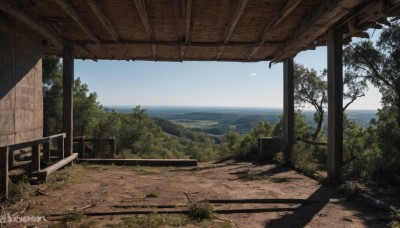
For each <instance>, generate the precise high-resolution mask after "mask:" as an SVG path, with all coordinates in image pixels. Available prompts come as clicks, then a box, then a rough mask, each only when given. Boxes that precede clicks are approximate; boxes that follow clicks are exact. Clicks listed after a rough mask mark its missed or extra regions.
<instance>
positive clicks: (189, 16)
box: [185, 0, 192, 44]
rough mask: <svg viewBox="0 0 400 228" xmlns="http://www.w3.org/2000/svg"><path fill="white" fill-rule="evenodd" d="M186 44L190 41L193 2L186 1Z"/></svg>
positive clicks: (190, 0)
mask: <svg viewBox="0 0 400 228" xmlns="http://www.w3.org/2000/svg"><path fill="white" fill-rule="evenodd" d="M185 19H186V20H185V44H188V43H189V40H190V23H191V21H192V0H187V1H186V18H185Z"/></svg>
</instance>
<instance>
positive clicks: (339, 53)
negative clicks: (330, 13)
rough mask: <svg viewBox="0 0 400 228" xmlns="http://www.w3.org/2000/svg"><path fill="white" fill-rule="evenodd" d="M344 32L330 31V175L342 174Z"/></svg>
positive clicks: (334, 177)
mask: <svg viewBox="0 0 400 228" xmlns="http://www.w3.org/2000/svg"><path fill="white" fill-rule="evenodd" d="M342 37H343V32H342V30H341V29H334V30H331V31H329V33H328V157H327V168H328V176H329V177H330V178H332V179H336V178H338V177H339V175H340V170H341V166H342V161H343V60H342V58H343V45H342Z"/></svg>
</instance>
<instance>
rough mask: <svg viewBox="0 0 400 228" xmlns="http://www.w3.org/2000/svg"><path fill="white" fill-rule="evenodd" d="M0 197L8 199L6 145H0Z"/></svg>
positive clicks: (3, 199) (2, 199)
mask: <svg viewBox="0 0 400 228" xmlns="http://www.w3.org/2000/svg"><path fill="white" fill-rule="evenodd" d="M0 197H1V201H5V200H7V199H8V147H0Z"/></svg>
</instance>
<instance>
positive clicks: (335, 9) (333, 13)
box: [274, 0, 357, 61]
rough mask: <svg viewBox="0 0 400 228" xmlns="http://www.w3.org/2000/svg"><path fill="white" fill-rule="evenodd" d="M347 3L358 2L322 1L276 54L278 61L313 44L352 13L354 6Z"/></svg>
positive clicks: (275, 57)
mask: <svg viewBox="0 0 400 228" xmlns="http://www.w3.org/2000/svg"><path fill="white" fill-rule="evenodd" d="M347 4H357V1H356V2H353V1H346V0H331V1H322V2H321V3H320V5H318V7H316V9H315V10H314V11H313V12H312V13H311V14H309V15H308V16H307V17H306V18H305V19H304V20H303V23H302V24H301V25H300V27H299V28H298V29H297V30H296V31H295V32H294V33H293V35H292V36H291V38H290V39H289V40H288V41H286V44H285V45H284V48H283V49H282V50H280V51H279V52H278V53H276V54H275V55H274V59H275V60H276V61H283V60H285V59H287V58H289V57H292V56H294V55H296V53H297V52H299V51H300V50H302V49H303V48H305V47H309V46H310V45H312V43H313V42H314V41H315V40H316V39H317V38H318V37H320V36H321V35H323V34H324V33H325V32H326V30H328V29H329V28H331V27H332V26H333V25H335V24H336V23H338V20H340V19H341V18H343V17H345V15H346V14H350V12H351V9H352V8H353V7H347ZM322 25H323V26H322Z"/></svg>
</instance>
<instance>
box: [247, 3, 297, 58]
mask: <svg viewBox="0 0 400 228" xmlns="http://www.w3.org/2000/svg"><path fill="white" fill-rule="evenodd" d="M301 1H302V0H289V1H288V2H287V3H286V5H285V6H284V7H283V9H282V10H281V11H280V13H278V14H276V15H275V16H274V17H273V18H272V19H271V21H270V22H269V23H268V25H267V26H266V27H265V29H264V31H263V32H262V34H261V36H260V37H259V43H260V45H259V46H257V47H255V48H253V49H252V50H251V52H250V54H249V56H248V57H247V60H250V59H251V58H253V56H254V55H255V54H257V52H258V51H259V50H260V48H261V47H262V45H263V44H264V42H265V41H266V40H267V38H268V35H269V34H270V32H272V31H273V30H274V29H275V28H276V27H277V26H278V25H279V24H280V23H281V22H282V21H283V20H284V19H285V18H286V17H287V16H289V15H290V13H291V12H293V10H294V9H295V8H296V7H297V6H298V5H299V4H300V3H301Z"/></svg>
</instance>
